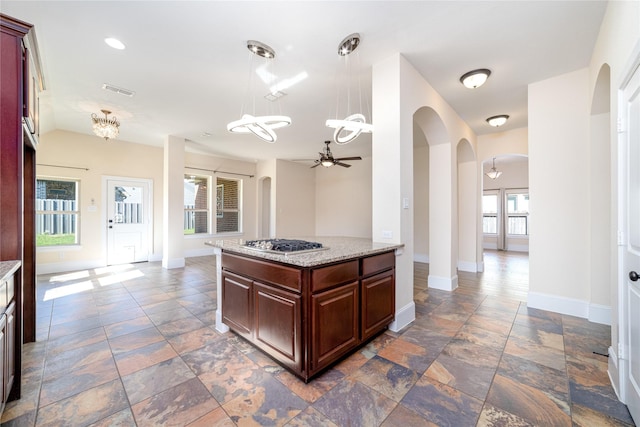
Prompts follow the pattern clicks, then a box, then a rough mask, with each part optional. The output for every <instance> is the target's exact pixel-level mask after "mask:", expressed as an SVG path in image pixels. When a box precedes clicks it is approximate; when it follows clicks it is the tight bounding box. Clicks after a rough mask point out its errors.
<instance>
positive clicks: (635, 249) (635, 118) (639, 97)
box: [620, 68, 640, 423]
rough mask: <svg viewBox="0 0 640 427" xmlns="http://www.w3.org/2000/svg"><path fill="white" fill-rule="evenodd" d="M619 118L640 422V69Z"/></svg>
mask: <svg viewBox="0 0 640 427" xmlns="http://www.w3.org/2000/svg"><path fill="white" fill-rule="evenodd" d="M623 93H624V98H623V100H622V101H623V102H622V103H621V107H622V108H621V111H620V114H621V115H620V117H621V118H622V120H621V122H622V125H623V129H626V132H624V135H625V137H624V138H625V140H626V141H625V142H626V144H625V145H626V147H627V165H626V170H627V173H626V176H627V182H626V188H627V191H626V195H625V199H626V200H625V202H626V203H625V204H626V207H627V208H626V224H627V226H626V239H625V241H626V242H627V245H626V250H625V257H624V263H625V270H624V271H625V272H627V274H628V276H627V277H626V280H625V287H624V289H623V290H622V291H623V292H624V304H625V312H626V316H625V323H626V325H624V327H623V328H622V329H623V330H626V331H627V337H626V341H627V349H628V357H629V359H628V360H629V369H628V378H627V381H626V382H627V387H626V403H627V406H628V407H629V412H630V413H631V416H632V417H633V419H634V420H635V421H636V423H638V422H640V280H639V279H640V276H639V275H640V68H636V70H635V72H634V73H633V76H632V77H631V80H630V81H629V84H628V85H627V86H626V89H625V90H624V92H623Z"/></svg>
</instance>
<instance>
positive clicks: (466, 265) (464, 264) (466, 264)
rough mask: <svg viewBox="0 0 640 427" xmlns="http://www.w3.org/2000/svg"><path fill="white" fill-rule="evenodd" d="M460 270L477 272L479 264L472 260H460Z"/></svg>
mask: <svg viewBox="0 0 640 427" xmlns="http://www.w3.org/2000/svg"><path fill="white" fill-rule="evenodd" d="M458 270H460V271H467V272H469V273H477V272H478V264H477V263H475V262H471V261H458Z"/></svg>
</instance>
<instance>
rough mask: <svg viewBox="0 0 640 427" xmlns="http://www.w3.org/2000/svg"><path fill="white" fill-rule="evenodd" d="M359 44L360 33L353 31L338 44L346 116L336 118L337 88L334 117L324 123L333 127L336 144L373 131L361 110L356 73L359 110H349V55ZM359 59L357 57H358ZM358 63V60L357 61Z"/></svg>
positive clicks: (360, 97)
mask: <svg viewBox="0 0 640 427" xmlns="http://www.w3.org/2000/svg"><path fill="white" fill-rule="evenodd" d="M359 45H360V34H358V33H353V34H350V35H348V36H347V37H345V38H344V39H343V40H342V41H341V42H340V44H339V45H338V55H339V56H340V57H342V58H344V64H345V68H346V73H345V78H346V79H347V82H346V98H347V99H346V111H347V114H346V117H345V118H344V119H342V120H340V119H338V110H339V105H340V90H338V99H337V102H336V118H335V119H328V120H327V121H326V125H327V126H328V127H330V128H334V129H335V131H334V133H333V140H334V141H335V142H336V144H347V143H348V142H351V141H353V140H354V139H356V138H357V137H358V136H359V135H360V134H361V133H363V132H364V133H371V132H373V125H372V124H369V123H367V120H366V118H365V115H364V113H363V112H362V111H363V110H362V90H361V88H360V78H359V73H356V74H357V75H358V82H357V84H358V98H359V105H358V108H359V112H352V110H351V105H350V104H351V84H350V80H351V79H352V74H353V72H352V69H351V68H352V67H351V66H350V61H349V55H350V54H351V53H353V51H355V50H356V48H357V47H358V46H359ZM358 60H359V57H358ZM358 65H359V61H358Z"/></svg>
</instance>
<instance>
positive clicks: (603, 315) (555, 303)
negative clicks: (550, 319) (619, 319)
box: [527, 292, 611, 325]
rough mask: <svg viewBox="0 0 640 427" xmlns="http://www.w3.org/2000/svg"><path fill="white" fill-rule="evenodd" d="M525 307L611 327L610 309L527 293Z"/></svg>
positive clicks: (584, 302)
mask: <svg viewBox="0 0 640 427" xmlns="http://www.w3.org/2000/svg"><path fill="white" fill-rule="evenodd" d="M527 306H528V307H531V308H539V309H541V310H547V311H553V312H555V313H560V314H568V315H570V316H576V317H582V318H583V319H588V320H589V321H590V322H595V323H602V324H604V325H611V307H608V306H603V305H599V304H590V303H589V302H588V301H584V300H578V299H574V298H566V297H561V296H557V295H549V294H543V293H539V292H529V295H528V296H527Z"/></svg>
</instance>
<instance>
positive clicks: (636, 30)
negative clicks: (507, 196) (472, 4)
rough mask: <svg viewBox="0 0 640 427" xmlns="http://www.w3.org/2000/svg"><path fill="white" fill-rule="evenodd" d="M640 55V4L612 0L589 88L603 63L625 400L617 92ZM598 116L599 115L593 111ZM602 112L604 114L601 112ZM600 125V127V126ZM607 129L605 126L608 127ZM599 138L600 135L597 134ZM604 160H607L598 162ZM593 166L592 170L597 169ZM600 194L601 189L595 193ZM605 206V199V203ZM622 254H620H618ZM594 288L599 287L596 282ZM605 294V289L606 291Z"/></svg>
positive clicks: (616, 329) (616, 366)
mask: <svg viewBox="0 0 640 427" xmlns="http://www.w3.org/2000/svg"><path fill="white" fill-rule="evenodd" d="M639 54H640V2H637V1H610V2H608V3H607V11H606V13H605V16H604V19H603V21H602V25H601V26H600V34H599V36H598V39H597V41H596V45H595V48H594V50H593V54H592V57H591V63H590V64H589V88H590V92H593V91H594V88H595V86H596V82H597V79H598V76H599V73H600V71H601V69H602V66H603V65H604V64H607V65H608V66H609V67H610V76H611V79H610V103H609V108H608V110H609V113H610V114H609V118H608V119H609V126H608V134H609V138H604V139H603V141H604V143H606V144H607V145H609V147H610V150H609V156H608V159H609V162H610V171H611V172H610V173H611V176H610V185H609V189H610V194H609V198H608V200H609V202H610V208H611V209H610V226H609V248H610V263H609V265H608V269H609V280H607V281H606V283H607V284H608V285H609V298H610V301H611V314H610V318H611V347H610V348H609V354H610V357H609V376H610V378H611V379H612V381H613V386H614V388H615V389H616V391H617V392H618V394H620V395H621V396H622V398H623V400H624V385H625V384H624V383H625V372H626V369H627V366H626V363H627V362H626V360H625V354H621V352H620V351H619V349H620V346H619V344H621V343H622V344H624V345H627V343H626V338H625V337H627V336H628V331H627V330H626V329H625V327H624V324H623V323H622V322H621V321H620V319H621V317H624V315H625V313H624V310H623V307H620V306H618V304H619V301H620V298H619V293H621V292H622V289H624V288H622V287H621V283H622V281H623V280H625V277H624V275H620V276H619V275H618V269H619V267H620V263H621V262H622V256H621V251H622V249H620V248H619V247H618V245H617V231H618V230H621V229H622V228H623V224H622V222H621V214H622V213H621V212H620V210H619V200H618V191H619V188H621V185H622V182H621V181H619V179H618V172H619V171H618V167H617V162H618V156H619V153H618V147H617V146H618V133H617V120H618V90H619V88H620V87H621V84H622V79H623V77H624V75H625V73H627V72H628V71H630V70H629V68H630V66H631V62H632V61H633V60H636V59H637V55H639ZM592 113H598V112H592ZM600 113H602V112H600ZM601 119H602V118H592V124H594V123H599V121H600V120H601ZM599 126H600V125H599ZM605 129H606V127H605ZM596 135H598V134H597V133H596ZM598 160H599V161H605V160H606V158H601V159H598ZM596 164H597V163H596V162H594V163H593V167H595V166H596ZM596 191H599V190H596ZM604 202H605V203H606V199H605V201H604ZM619 251H620V252H619ZM595 286H598V284H597V282H596V284H595ZM604 292H606V289H605V290H604ZM592 293H593V297H594V299H595V300H597V301H599V300H601V299H602V295H601V294H602V293H603V289H594V291H593V292H592Z"/></svg>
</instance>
